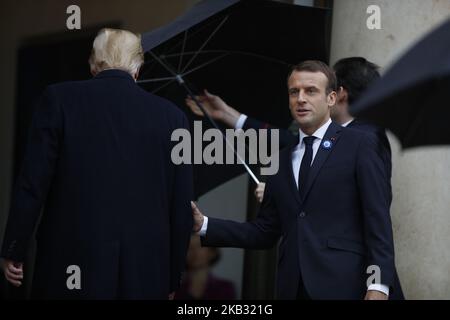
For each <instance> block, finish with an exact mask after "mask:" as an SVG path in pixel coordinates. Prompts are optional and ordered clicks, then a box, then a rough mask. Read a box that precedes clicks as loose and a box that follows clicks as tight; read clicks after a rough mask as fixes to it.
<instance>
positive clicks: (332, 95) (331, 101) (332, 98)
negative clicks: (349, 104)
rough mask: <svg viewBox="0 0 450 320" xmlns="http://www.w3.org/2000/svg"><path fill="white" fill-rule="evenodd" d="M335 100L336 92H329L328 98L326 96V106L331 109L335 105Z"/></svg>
mask: <svg viewBox="0 0 450 320" xmlns="http://www.w3.org/2000/svg"><path fill="white" fill-rule="evenodd" d="M336 99H337V93H336V91H334V90H333V91H331V92H330V93H329V94H328V96H327V104H328V106H330V107H332V106H334V105H335V104H336Z"/></svg>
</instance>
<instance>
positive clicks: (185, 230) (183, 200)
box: [170, 115, 194, 292]
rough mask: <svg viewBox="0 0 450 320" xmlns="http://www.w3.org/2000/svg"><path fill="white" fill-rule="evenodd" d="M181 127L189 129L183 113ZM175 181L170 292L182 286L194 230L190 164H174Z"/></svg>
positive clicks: (171, 215)
mask: <svg viewBox="0 0 450 320" xmlns="http://www.w3.org/2000/svg"><path fill="white" fill-rule="evenodd" d="M181 118H182V120H181V125H180V126H179V128H184V129H186V130H189V124H188V121H187V119H186V117H185V116H184V115H183V116H182V117H181ZM173 166H174V167H175V168H174V171H175V174H174V182H173V193H172V201H171V210H170V255H171V273H170V274H171V279H170V292H173V291H176V290H177V289H178V287H179V286H180V282H181V277H182V272H183V270H184V268H185V265H186V253H187V250H188V246H189V240H190V235H191V232H192V225H193V220H192V211H191V200H192V199H193V195H194V192H193V174H192V166H191V165H190V164H180V165H174V164H173Z"/></svg>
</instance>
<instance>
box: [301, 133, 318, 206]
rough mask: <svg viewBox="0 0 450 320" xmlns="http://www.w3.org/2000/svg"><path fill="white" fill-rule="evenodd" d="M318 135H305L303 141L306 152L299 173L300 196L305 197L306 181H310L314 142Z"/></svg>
mask: <svg viewBox="0 0 450 320" xmlns="http://www.w3.org/2000/svg"><path fill="white" fill-rule="evenodd" d="M314 139H316V137H314V136H311V137H304V138H303V142H304V143H305V153H304V155H303V159H302V163H301V165H300V170H299V173H298V174H299V175H298V192H299V193H300V198H301V199H303V196H304V193H303V192H304V190H305V188H306V182H307V181H308V175H309V169H310V168H311V161H312V156H313V149H312V146H313V142H314Z"/></svg>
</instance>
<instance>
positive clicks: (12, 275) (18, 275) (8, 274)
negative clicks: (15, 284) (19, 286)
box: [5, 269, 23, 280]
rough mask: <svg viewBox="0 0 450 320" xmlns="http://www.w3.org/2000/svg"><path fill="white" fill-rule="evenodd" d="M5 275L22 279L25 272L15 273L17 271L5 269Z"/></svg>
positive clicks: (8, 277) (9, 277) (13, 278)
mask: <svg viewBox="0 0 450 320" xmlns="http://www.w3.org/2000/svg"><path fill="white" fill-rule="evenodd" d="M5 276H6V278H7V279H12V280H22V279H23V274H15V273H12V272H11V271H10V270H8V269H6V270H5Z"/></svg>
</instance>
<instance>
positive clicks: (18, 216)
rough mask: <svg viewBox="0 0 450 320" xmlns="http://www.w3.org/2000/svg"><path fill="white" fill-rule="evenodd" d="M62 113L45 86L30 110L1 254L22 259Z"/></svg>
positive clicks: (53, 160) (50, 169)
mask: <svg viewBox="0 0 450 320" xmlns="http://www.w3.org/2000/svg"><path fill="white" fill-rule="evenodd" d="M62 122H63V121H62V112H61V110H60V106H59V105H58V103H57V101H56V98H55V95H54V94H52V90H51V89H50V87H49V88H47V89H46V90H45V92H44V94H43V96H42V98H41V100H40V103H39V104H38V107H37V109H36V110H35V112H34V115H33V120H32V124H31V130H30V136H29V140H28V144H27V147H26V151H25V157H24V160H23V164H22V167H21V171H20V173H19V176H18V177H17V179H16V183H15V186H14V189H13V194H12V196H13V197H12V203H11V210H10V213H9V218H8V224H7V227H6V233H5V238H4V241H3V249H2V256H3V257H4V258H7V259H10V260H13V261H17V262H23V261H24V259H25V256H26V252H27V250H28V246H29V243H30V239H31V237H32V234H33V231H34V228H35V225H36V221H37V219H38V217H39V214H40V210H41V207H42V205H43V203H44V201H45V198H46V196H47V193H48V190H49V187H50V183H51V181H52V177H53V175H54V172H55V167H56V164H57V160H58V155H59V149H60V144H61V139H62V130H63V123H62Z"/></svg>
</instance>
